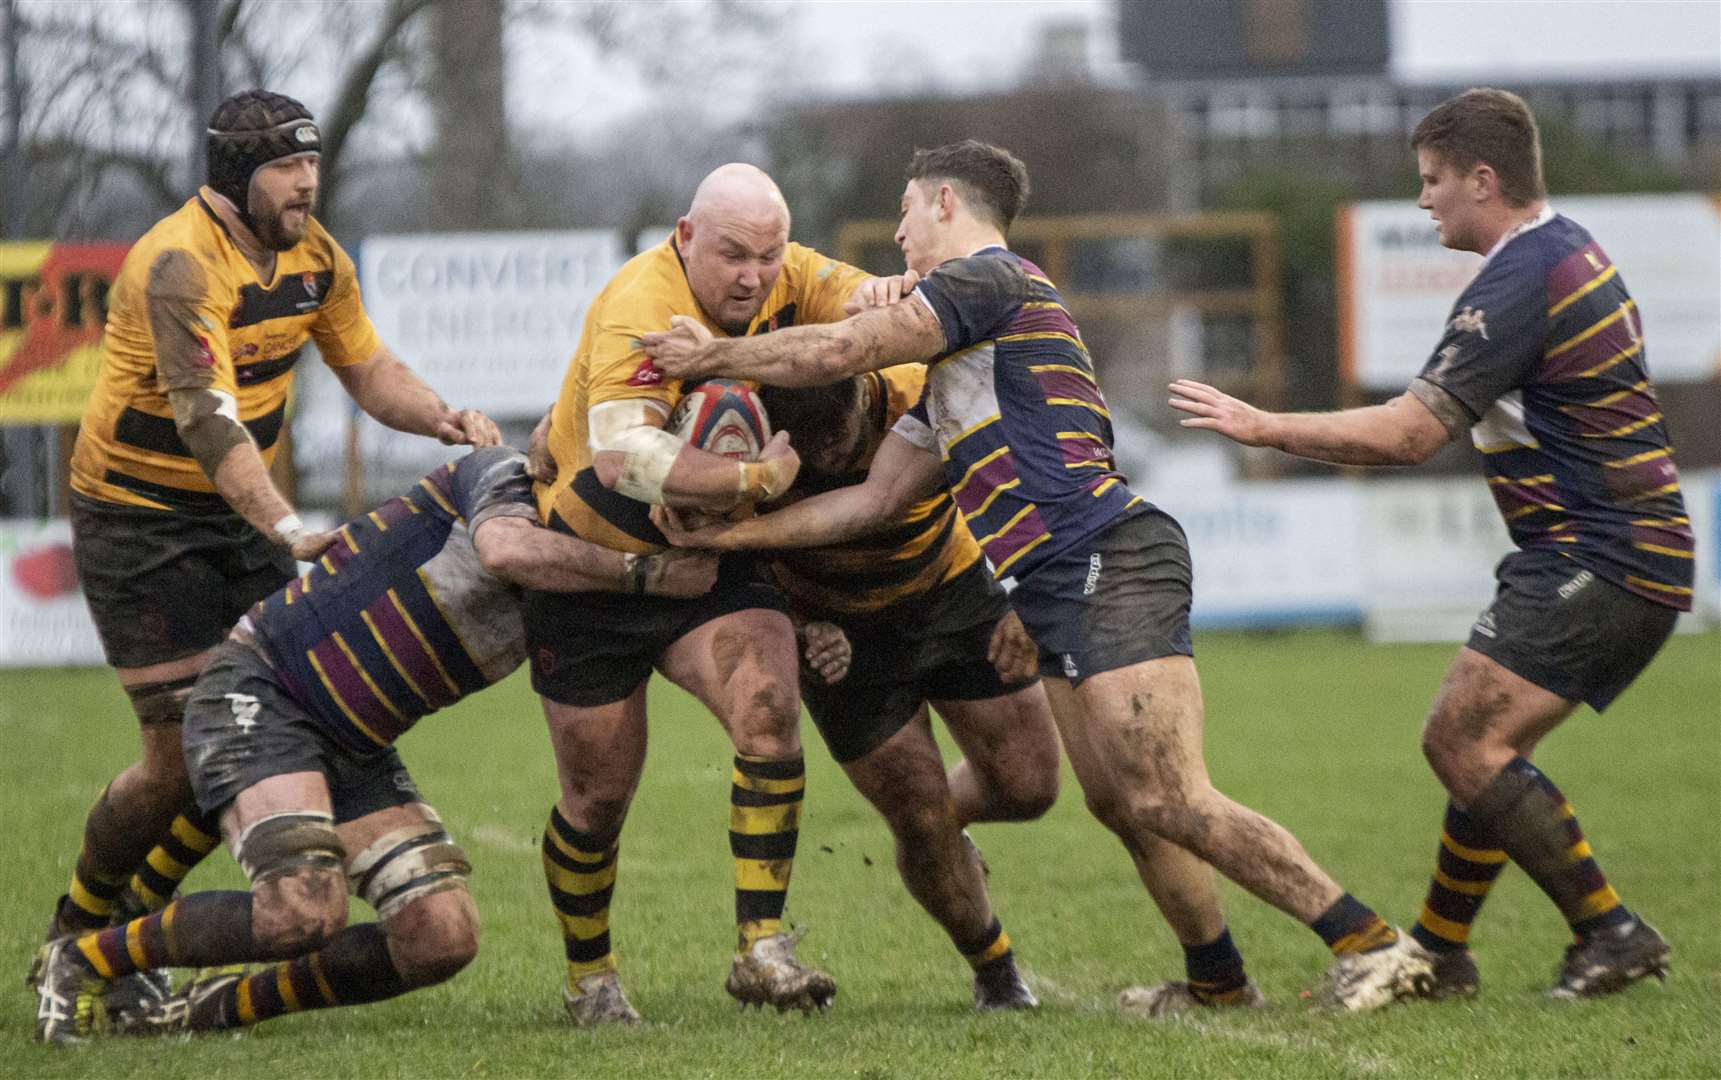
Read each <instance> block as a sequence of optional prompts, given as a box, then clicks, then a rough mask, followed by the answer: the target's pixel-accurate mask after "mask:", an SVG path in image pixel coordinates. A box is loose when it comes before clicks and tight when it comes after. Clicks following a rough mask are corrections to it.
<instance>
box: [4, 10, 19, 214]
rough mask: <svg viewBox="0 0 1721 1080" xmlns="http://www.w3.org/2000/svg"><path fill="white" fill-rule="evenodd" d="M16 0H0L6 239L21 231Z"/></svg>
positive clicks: (17, 21)
mask: <svg viewBox="0 0 1721 1080" xmlns="http://www.w3.org/2000/svg"><path fill="white" fill-rule="evenodd" d="M20 29H21V27H20V25H19V20H18V6H17V0H0V50H3V51H4V52H5V62H6V90H5V93H6V135H5V140H6V141H5V148H4V149H3V150H0V158H3V159H4V160H3V161H0V189H3V194H0V223H3V225H4V229H5V235H6V237H7V239H10V240H18V239H21V238H22V237H23V234H24V215H25V206H24V138H23V132H24V77H23V76H22V75H21V74H19V72H18V34H19V32H20Z"/></svg>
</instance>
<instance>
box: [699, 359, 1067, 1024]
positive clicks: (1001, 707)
mask: <svg viewBox="0 0 1721 1080" xmlns="http://www.w3.org/2000/svg"><path fill="white" fill-rule="evenodd" d="M925 382H926V368H925V367H924V366H923V365H921V364H903V365H900V366H897V367H889V368H885V369H883V370H882V371H874V372H868V373H866V374H864V375H859V376H856V377H854V378H852V379H847V380H843V381H841V382H837V383H833V384H830V385H829V386H821V387H811V388H807V389H799V390H795V389H784V388H781V387H763V388H761V390H760V396H761V397H762V399H763V400H764V402H765V410H766V412H767V414H769V415H770V417H771V422H772V424H773V425H774V426H775V427H776V429H777V430H778V431H786V432H787V433H788V434H789V439H790V442H791V443H792V444H794V445H795V446H796V448H797V450H798V452H799V453H800V455H801V462H802V467H801V473H800V476H799V478H798V479H797V480H796V481H795V486H794V487H793V488H792V489H791V490H790V492H789V494H788V496H786V497H785V498H784V499H782V500H779V501H778V504H777V506H774V507H773V508H774V509H775V508H777V507H780V506H782V505H787V504H788V503H790V502H793V501H798V500H799V499H800V498H803V497H806V496H813V495H817V494H819V493H821V492H825V491H831V490H835V489H838V488H843V487H847V486H849V485H851V484H857V483H860V482H862V481H864V480H865V478H866V473H867V469H868V467H869V466H870V465H871V463H872V459H873V455H874V454H876V453H877V452H878V449H879V447H880V445H881V444H882V443H883V442H884V439H885V436H886V435H888V434H889V432H890V430H891V428H892V427H893V426H894V425H895V424H896V422H897V421H898V420H899V419H901V417H902V415H903V414H904V413H906V412H908V411H909V410H910V409H912V408H913V407H914V405H915V403H916V402H918V401H919V400H920V397H921V393H922V391H923V388H924V384H925ZM666 527H669V528H671V529H672V528H673V526H672V525H668V524H667V523H666ZM770 558H771V562H770V563H769V564H768V567H767V572H768V574H769V576H770V577H771V579H772V580H773V581H774V582H775V583H776V584H777V585H778V586H779V587H780V588H781V589H782V590H783V592H784V594H785V595H786V596H787V597H788V599H789V606H790V610H791V612H792V614H793V615H794V616H795V618H796V619H797V620H803V621H817V622H828V623H831V624H834V625H835V626H836V627H838V628H840V629H841V630H842V632H843V634H844V635H845V636H846V637H847V639H848V642H849V645H850V648H851V649H852V657H851V659H850V662H849V668H848V673H847V676H846V677H845V678H843V679H841V680H840V681H836V682H834V683H831V684H827V683H826V681H825V680H823V679H820V678H817V677H811V676H809V675H808V674H807V673H806V672H803V673H802V681H801V698H802V700H803V701H804V702H806V705H807V709H808V711H809V712H810V713H811V714H812V717H813V722H814V723H815V724H816V725H817V726H818V729H819V733H820V734H821V735H822V736H823V737H824V740H825V744H826V745H827V746H828V747H829V748H830V751H831V756H832V757H834V758H836V760H837V761H838V763H839V764H841V765H842V767H843V771H844V772H845V773H847V774H848V777H849V779H850V780H851V781H853V783H854V785H855V787H856V788H857V789H858V790H859V791H860V792H861V794H862V795H865V796H866V798H867V801H869V802H871V803H872V804H873V806H875V807H876V808H877V809H878V811H879V813H880V814H882V815H883V816H884V819H885V821H886V823H887V824H888V825H889V827H890V830H891V833H892V835H893V836H894V837H895V840H896V865H897V870H898V872H899V873H901V875H902V880H903V884H905V885H906V886H907V887H908V891H909V892H910V893H911V894H912V895H913V896H914V898H915V899H916V900H918V901H919V902H920V904H921V906H922V907H924V908H926V910H927V913H928V914H930V915H931V916H932V917H933V918H934V919H936V920H937V921H938V923H939V925H941V926H942V927H943V928H944V930H945V932H946V933H948V934H949V935H950V938H951V940H952V941H953V942H954V943H955V945H956V947H957V949H958V950H959V951H960V952H961V953H962V954H963V956H965V957H966V958H967V959H968V961H969V963H970V965H971V966H972V967H973V969H974V1004H975V1007H976V1008H979V1009H981V1010H991V1009H1010V1008H1032V1007H1034V1006H1035V1005H1036V1004H1038V1002H1037V1000H1036V999H1035V997H1034V995H1033V993H1032V991H1030V990H1029V989H1028V987H1027V986H1026V985H1025V984H1024V983H1023V982H1022V979H1021V976H1020V975H1019V974H1018V972H1017V969H1016V963H1015V957H1014V955H1013V953H1012V951H1011V947H1010V938H1009V935H1008V934H1006V933H1005V932H1004V927H1003V925H1002V923H1001V922H1000V921H999V919H997V918H996V917H995V916H994V915H993V912H992V905H991V900H990V898H989V897H988V896H987V894H986V883H985V878H984V875H983V873H982V865H981V863H980V861H979V859H978V857H977V852H976V851H975V849H974V847H973V845H972V844H971V843H969V842H968V841H967V840H966V838H965V836H964V834H963V832H962V829H963V827H964V826H966V825H968V824H971V823H973V822H977V821H1025V820H1031V819H1033V818H1037V817H1039V816H1040V815H1041V814H1043V813H1045V811H1046V810H1047V809H1048V808H1049V807H1050V806H1051V805H1052V803H1053V802H1054V801H1055V800H1056V799H1057V794H1058V737H1057V732H1056V730H1055V728H1054V727H1053V725H1052V714H1051V708H1050V706H1049V705H1048V703H1047V701H1046V694H1045V690H1044V689H1043V688H1042V687H1041V686H1040V685H1039V680H1038V678H1036V677H1035V673H1034V671H1033V666H1032V664H1025V665H1022V670H1020V671H1016V672H1006V673H1000V672H999V671H998V670H995V669H994V667H993V664H992V663H991V662H990V661H989V660H988V653H995V652H997V651H998V650H1000V649H1002V648H1004V647H1005V646H1006V638H1005V635H1006V633H1008V632H1009V631H1012V630H1013V631H1016V632H1018V633H1019V632H1020V623H1017V622H1016V621H1015V620H1005V619H1004V616H1005V615H1006V614H1007V613H1008V611H1009V601H1008V599H1007V598H1006V597H1005V595H1004V590H1003V589H1001V588H999V587H998V585H997V583H996V582H994V581H993V579H992V575H991V574H990V573H988V572H987V570H986V565H985V563H984V561H983V560H982V559H981V557H980V546H979V544H977V543H976V542H975V540H974V537H973V535H972V534H971V533H970V532H969V531H968V526H967V525H966V524H965V523H964V522H963V521H962V518H961V516H960V515H959V514H957V512H956V506H955V504H954V503H953V502H952V501H951V498H950V495H949V493H948V492H945V491H942V490H941V491H938V492H936V493H935V494H933V495H932V496H931V497H929V498H927V499H924V500H922V501H920V502H917V503H915V504H914V505H912V506H910V507H908V508H907V509H906V510H905V511H904V512H902V513H901V514H898V515H895V516H887V517H885V518H883V519H881V520H880V521H878V522H877V523H876V526H875V529H874V531H872V532H870V533H868V534H867V535H864V536H862V537H859V538H857V539H854V540H851V541H848V542H846V543H841V544H833V545H830V546H826V547H818V548H806V549H788V550H783V551H775V552H771V553H770ZM1018 644H1022V645H1025V646H1026V648H1027V649H1028V650H1031V649H1032V644H1031V642H1027V640H1026V636H1025V635H1023V637H1022V640H1021V641H1020V642H1019V643H1018ZM1031 657H1032V652H1029V653H1028V658H1030V659H1031ZM929 702H930V704H931V705H932V706H933V707H934V708H936V709H937V710H938V714H939V715H940V716H941V717H943V718H944V723H945V725H946V727H948V728H949V730H950V734H951V735H952V737H954V738H955V740H956V743H957V745H958V746H960V747H961V748H962V751H963V754H964V755H965V756H964V757H963V759H962V760H960V761H958V762H957V763H956V764H955V765H954V766H953V767H952V768H951V769H950V770H949V772H948V774H947V773H946V771H945V768H944V763H943V760H942V758H941V756H940V754H939V750H938V744H937V743H936V742H934V741H933V737H932V728H931V724H930V720H929V715H928V711H927V706H928V703H929Z"/></svg>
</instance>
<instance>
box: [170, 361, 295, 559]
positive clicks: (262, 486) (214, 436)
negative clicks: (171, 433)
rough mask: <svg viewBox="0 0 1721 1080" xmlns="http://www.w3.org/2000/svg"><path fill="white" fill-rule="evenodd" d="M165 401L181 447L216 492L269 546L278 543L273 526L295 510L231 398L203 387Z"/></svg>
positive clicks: (172, 394)
mask: <svg viewBox="0 0 1721 1080" xmlns="http://www.w3.org/2000/svg"><path fill="white" fill-rule="evenodd" d="M167 400H168V403H169V404H170V405H171V406H172V408H173V425H174V429H175V430H176V431H178V433H179V438H180V441H181V442H183V443H185V448H186V449H187V450H190V451H191V456H192V457H193V458H194V459H195V460H196V461H197V465H198V467H199V468H201V469H202V470H203V475H204V476H207V477H208V478H209V482H210V483H211V484H213V485H215V490H216V492H217V493H218V494H219V495H220V496H221V497H222V498H223V499H225V500H226V502H227V505H228V506H231V507H232V508H233V509H234V511H235V512H237V513H238V514H239V516H240V517H243V518H244V519H245V520H246V521H247V522H249V523H250V525H251V527H252V528H254V529H256V530H257V531H258V532H260V533H262V534H263V535H264V536H267V537H269V538H270V539H271V540H278V539H280V538H279V537H277V536H276V535H275V526H276V525H277V524H278V523H279V522H281V520H282V519H284V518H286V517H288V516H289V515H291V514H292V513H293V508H292V506H291V505H290V504H289V503H288V502H287V500H286V499H285V498H283V497H282V495H281V493H280V492H279V491H277V490H275V484H274V481H273V480H271V479H270V478H269V467H268V466H267V465H265V464H263V455H262V454H261V453H260V452H258V450H257V444H256V443H254V442H252V441H251V433H250V432H249V431H247V430H245V425H243V424H241V423H240V422H239V418H238V407H237V405H236V404H235V403H234V401H233V397H232V395H230V394H226V393H223V392H221V391H218V390H211V389H209V388H207V387H205V388H199V389H186V390H170V391H168V395H167Z"/></svg>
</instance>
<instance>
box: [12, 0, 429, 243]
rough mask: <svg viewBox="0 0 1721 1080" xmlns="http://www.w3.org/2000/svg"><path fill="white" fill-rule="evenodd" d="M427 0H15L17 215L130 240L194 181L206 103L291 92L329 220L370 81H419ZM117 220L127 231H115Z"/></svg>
mask: <svg viewBox="0 0 1721 1080" xmlns="http://www.w3.org/2000/svg"><path fill="white" fill-rule="evenodd" d="M434 2H436V0H387V2H386V3H383V4H379V5H334V6H329V5H324V6H318V7H309V8H307V7H305V6H301V5H291V6H289V5H271V4H267V3H262V2H259V0H141V2H138V3H132V4H126V5H109V4H64V3H56V2H53V0H11V3H12V5H13V10H12V12H11V14H12V19H11V20H10V22H9V24H8V25H9V29H10V34H9V39H10V40H9V42H8V44H9V46H11V47H15V48H16V50H17V54H18V55H19V57H20V58H21V63H20V66H19V70H18V81H19V84H20V85H19V87H18V89H17V91H16V93H15V94H12V95H9V100H10V101H12V102H14V103H15V104H16V106H17V113H18V120H17V123H18V125H19V129H20V136H19V140H18V144H19V145H18V151H17V155H16V157H17V158H18V159H21V160H22V161H23V162H24V166H23V168H24V171H25V172H26V174H27V176H28V182H27V183H26V184H24V185H23V187H24V189H25V190H24V192H23V200H24V203H25V205H24V206H23V208H22V210H21V211H20V213H19V215H18V217H17V219H15V220H16V221H17V222H21V229H22V231H23V232H25V233H27V234H32V235H49V236H57V237H61V236H80V235H99V234H100V233H102V232H104V231H109V230H112V231H135V229H136V228H138V227H140V226H141V225H142V224H146V223H147V222H148V221H149V220H152V219H153V218H154V217H158V216H160V215H161V214H162V213H164V212H166V211H167V210H169V209H171V208H172V207H173V206H174V205H176V204H178V203H179V202H180V201H181V200H182V199H183V198H185V196H186V195H187V194H188V192H189V189H190V188H191V186H192V185H193V184H195V183H197V182H199V181H200V180H201V179H202V167H201V160H202V158H201V142H202V139H201V132H202V130H203V127H204V124H205V123H206V122H207V119H208V116H209V113H210V111H212V104H213V102H214V101H216V100H219V98H220V97H221V96H222V94H224V93H225V92H227V91H228V90H230V89H235V88H238V87H243V86H269V87H272V88H279V89H282V90H284V91H286V92H288V93H294V94H295V96H298V97H301V98H303V99H306V101H307V104H310V105H311V106H312V107H313V110H314V111H316V112H318V114H319V117H318V118H319V121H320V122H321V125H322V127H323V143H324V148H323V159H324V166H323V167H324V172H325V175H326V182H325V189H324V205H325V216H327V213H328V208H335V209H336V210H337V211H338V203H337V202H336V194H337V192H338V189H339V184H340V181H341V179H342V178H343V176H344V175H345V172H344V170H345V166H346V165H347V161H346V158H347V151H348V149H349V147H350V146H351V145H352V141H353V140H352V136H353V134H354V131H355V129H357V128H358V127H359V125H360V124H361V123H362V122H363V120H364V119H365V117H366V116H367V114H369V113H370V112H371V111H372V104H373V100H374V99H373V90H374V88H375V87H376V86H377V85H378V84H379V83H380V82H383V81H386V80H387V79H388V78H390V77H391V76H401V77H403V79H404V81H407V82H409V83H410V82H412V81H414V80H415V78H416V75H415V74H414V73H413V69H414V64H415V44H414V42H412V41H411V40H410V39H411V33H410V31H411V29H412V25H413V23H414V21H415V19H416V17H417V16H418V15H419V13H420V12H422V11H423V10H424V9H426V8H428V7H430V6H431V5H432V4H433V3H434ZM307 16H308V17H307ZM200 43H201V47H199V45H200ZM212 55H213V56H214V57H216V58H217V62H216V64H215V65H214V66H213V70H212V66H211V64H210V62H209V59H208V58H209V57H210V56H212ZM200 57H201V62H200ZM403 70H404V71H405V72H406V74H405V75H404V76H402V71H403ZM8 186H9V187H11V185H8ZM116 218H119V219H123V221H124V224H125V225H127V226H129V228H126V229H123V230H122V229H120V228H117V227H116V226H117V225H118V222H117V221H116V220H115V219H116ZM7 224H8V226H11V225H12V224H13V222H8V223H7Z"/></svg>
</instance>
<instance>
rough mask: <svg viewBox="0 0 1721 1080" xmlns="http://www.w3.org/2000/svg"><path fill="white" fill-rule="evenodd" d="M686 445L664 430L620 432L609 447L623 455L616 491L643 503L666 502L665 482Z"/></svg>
mask: <svg viewBox="0 0 1721 1080" xmlns="http://www.w3.org/2000/svg"><path fill="white" fill-rule="evenodd" d="M685 445H687V444H686V443H683V442H682V441H681V440H680V439H678V438H676V437H675V436H674V435H671V434H670V433H669V432H667V431H665V430H663V429H662V428H655V427H634V428H628V429H627V430H626V431H621V432H617V433H616V434H615V435H614V436H613V437H612V438H611V440H610V445H609V446H608V447H607V449H610V450H617V451H620V452H621V455H622V466H621V475H620V476H619V477H617V478H616V482H615V489H616V491H617V492H619V493H621V494H623V495H626V496H627V497H628V498H630V499H638V500H640V501H641V502H648V503H661V502H663V482H664V481H665V480H666V479H668V478H669V470H670V469H672V468H674V467H675V459H676V457H677V455H679V454H680V453H681V448H682V447H683V446H685Z"/></svg>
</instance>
